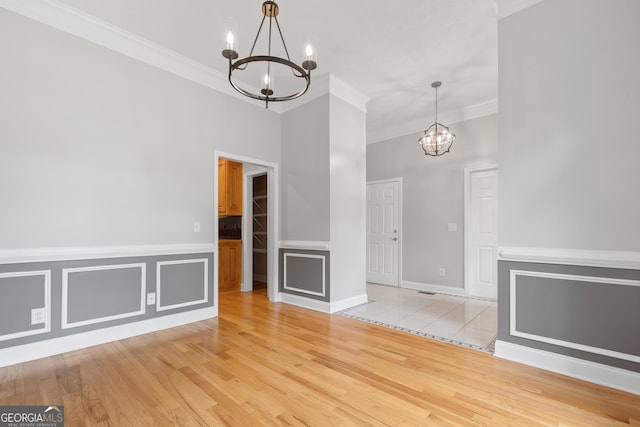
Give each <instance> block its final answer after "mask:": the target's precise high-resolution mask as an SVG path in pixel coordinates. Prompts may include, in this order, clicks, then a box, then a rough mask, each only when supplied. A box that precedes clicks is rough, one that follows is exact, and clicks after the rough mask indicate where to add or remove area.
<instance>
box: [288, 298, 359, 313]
mask: <svg viewBox="0 0 640 427" xmlns="http://www.w3.org/2000/svg"><path fill="white" fill-rule="evenodd" d="M280 295H281V297H282V302H284V303H287V304H291V305H296V306H298V307H302V308H308V309H309V310H314V311H320V312H322V313H327V314H331V313H336V312H338V311H342V310H346V309H348V308H351V307H355V306H357V305H360V304H364V303H366V302H367V301H368V299H367V294H362V295H357V296H355V297H351V298H345V299H343V300H340V301H334V302H327V301H318V300H315V299H311V298H306V297H302V296H300V295H293V294H287V293H281V294H280Z"/></svg>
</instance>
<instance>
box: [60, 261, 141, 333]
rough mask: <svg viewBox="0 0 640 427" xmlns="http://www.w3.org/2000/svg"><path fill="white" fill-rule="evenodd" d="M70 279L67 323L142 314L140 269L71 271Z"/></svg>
mask: <svg viewBox="0 0 640 427" xmlns="http://www.w3.org/2000/svg"><path fill="white" fill-rule="evenodd" d="M67 277H68V279H67V322H68V323H75V322H82V321H86V320H92V319H99V318H102V317H108V316H115V315H122V314H126V313H132V312H137V311H140V298H141V292H142V285H143V282H142V277H143V271H142V268H140V267H139V266H129V267H126V268H118V269H105V270H93V271H69V272H68V276H67ZM143 303H144V302H143Z"/></svg>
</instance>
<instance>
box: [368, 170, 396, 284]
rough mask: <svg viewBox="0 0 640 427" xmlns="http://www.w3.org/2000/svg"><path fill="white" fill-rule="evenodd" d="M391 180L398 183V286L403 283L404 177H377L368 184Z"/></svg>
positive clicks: (383, 182) (384, 182)
mask: <svg viewBox="0 0 640 427" xmlns="http://www.w3.org/2000/svg"><path fill="white" fill-rule="evenodd" d="M389 182H397V183H398V241H399V242H400V244H399V245H398V265H397V268H398V285H397V286H398V287H401V285H402V283H403V282H402V244H403V242H404V240H403V239H402V230H403V228H402V204H403V203H402V187H403V185H402V184H403V182H402V177H401V176H399V177H395V178H387V179H376V180H372V181H367V185H369V184H386V183H389Z"/></svg>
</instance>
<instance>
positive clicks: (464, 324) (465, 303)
mask: <svg viewBox="0 0 640 427" xmlns="http://www.w3.org/2000/svg"><path fill="white" fill-rule="evenodd" d="M367 295H368V297H369V303H368V304H363V305H360V306H358V307H354V308H351V309H349V310H345V311H343V312H341V313H340V314H342V315H344V316H348V317H352V318H356V319H361V320H365V321H369V322H373V323H378V324H383V325H385V326H390V327H393V328H396V329H403V330H408V331H410V332H413V333H417V334H419V335H424V336H427V337H431V338H437V339H441V340H443V341H447V342H452V343H454V344H459V345H464V346H466V347H471V348H475V349H478V350H483V351H493V343H494V341H495V339H496V335H497V323H498V321H497V318H498V314H497V303H496V302H495V301H490V300H483V299H475V298H465V297H460V296H453V295H444V294H435V295H429V294H424V293H420V292H418V291H416V290H413V289H404V288H396V287H392V286H384V285H376V284H371V283H368V284H367Z"/></svg>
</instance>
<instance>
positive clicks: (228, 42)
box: [227, 31, 234, 50]
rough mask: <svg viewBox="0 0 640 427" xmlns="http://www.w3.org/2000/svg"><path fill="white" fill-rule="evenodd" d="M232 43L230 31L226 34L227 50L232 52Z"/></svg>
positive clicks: (232, 38)
mask: <svg viewBox="0 0 640 427" xmlns="http://www.w3.org/2000/svg"><path fill="white" fill-rule="evenodd" d="M233 42H234V37H233V33H232V32H231V31H229V32H228V33H227V49H229V50H234V49H233Z"/></svg>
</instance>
